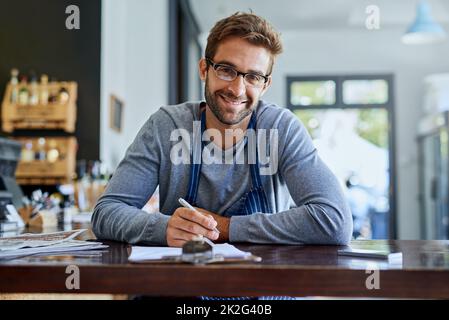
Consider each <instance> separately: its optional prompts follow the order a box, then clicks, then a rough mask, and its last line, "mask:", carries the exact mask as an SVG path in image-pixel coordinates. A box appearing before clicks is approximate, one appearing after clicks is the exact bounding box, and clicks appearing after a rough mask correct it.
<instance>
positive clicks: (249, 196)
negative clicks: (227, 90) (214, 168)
mask: <svg viewBox="0 0 449 320" xmlns="http://www.w3.org/2000/svg"><path fill="white" fill-rule="evenodd" d="M251 129H252V130H255V129H256V112H255V111H253V113H252V115H251V120H250V122H249V124H248V130H251ZM205 130H206V112H204V111H202V112H201V136H202V135H203V133H204V131H205ZM256 137H257V135H256ZM244 139H245V141H244V144H246V143H247V141H248V136H247V135H245V137H244ZM255 142H256V148H255V150H256V157H255V163H254V164H250V165H249V166H250V170H251V185H252V187H251V189H250V190H249V192H247V193H246V194H245V195H244V196H243V197H242V199H240V200H239V201H237V202H236V203H235V204H234V205H232V206H230V207H229V208H228V209H227V210H226V211H225V212H224V213H223V216H227V217H229V216H232V215H250V214H253V213H256V212H262V213H273V211H272V210H271V207H270V204H269V202H268V200H267V196H266V194H265V191H264V190H263V186H262V181H261V179H260V174H259V157H258V153H257V138H256V141H255ZM204 146H205V143H204V142H203V141H202V142H201V155H202V154H203V148H204ZM193 158H194V155H193V152H192V154H191V162H190V163H191V166H190V180H189V191H188V192H187V195H186V196H185V199H186V200H187V202H189V203H190V204H192V205H193V206H197V202H196V200H197V195H198V185H199V182H200V174H201V162H202V160H201V156H200V157H199V159H198V160H199V161H196V163H195V161H193Z"/></svg>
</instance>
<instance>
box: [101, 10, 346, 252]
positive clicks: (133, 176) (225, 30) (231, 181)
mask: <svg viewBox="0 0 449 320" xmlns="http://www.w3.org/2000/svg"><path fill="white" fill-rule="evenodd" d="M281 52H282V45H281V41H280V37H279V34H278V33H277V32H276V31H274V30H273V28H272V27H271V25H270V24H269V23H268V22H267V21H266V20H264V19H262V18H261V17H258V16H256V15H254V14H246V13H236V14H234V15H232V16H230V17H227V18H225V19H223V20H220V21H219V22H218V23H217V24H216V25H215V26H214V27H213V29H212V30H211V32H210V34H209V37H208V41H207V47H206V52H205V57H204V58H202V59H201V60H200V62H199V74H200V78H201V80H203V81H204V83H205V100H206V101H205V102H186V103H183V104H180V105H176V106H167V107H162V108H160V109H159V110H158V111H157V112H156V113H154V114H153V115H152V116H151V117H150V119H149V120H148V121H147V122H146V124H145V125H144V126H143V127H142V129H141V130H140V132H139V133H138V135H137V137H136V139H135V140H134V142H133V143H132V145H131V146H130V147H129V149H128V150H127V153H126V155H125V158H124V159H123V160H122V161H121V163H120V165H119V166H118V168H117V170H116V172H115V173H114V175H113V177H112V179H111V181H110V182H109V184H108V186H107V188H106V191H105V193H104V195H103V196H102V197H101V198H100V200H99V201H98V203H97V205H96V207H95V210H94V214H93V218H92V223H93V230H94V232H95V234H96V235H97V237H98V238H102V239H112V240H118V241H126V242H129V243H133V244H134V243H144V244H156V245H169V246H178V247H179V246H182V245H183V244H184V243H185V242H186V241H188V240H190V239H192V238H193V237H195V236H197V235H198V234H201V235H203V236H205V237H207V238H209V239H211V240H214V241H215V240H216V241H230V242H254V243H284V244H347V243H348V242H349V240H350V237H351V234H352V218H351V213H350V211H349V209H348V205H347V203H346V200H345V198H344V196H343V194H342V190H341V189H340V186H339V184H338V182H337V179H336V178H335V176H334V175H333V174H332V173H331V172H330V170H329V169H328V168H327V167H326V165H325V164H324V163H323V162H322V160H321V159H320V158H319V157H318V155H317V151H316V149H315V147H314V146H313V144H312V141H311V139H310V136H309V135H308V134H307V132H306V130H305V128H304V126H303V125H302V124H301V122H300V121H299V120H298V119H297V118H296V117H295V116H294V115H293V114H292V113H291V112H290V111H289V110H287V109H285V108H281V107H279V106H276V105H274V104H271V103H268V102H265V101H262V100H261V97H262V96H263V94H264V93H265V92H266V91H267V90H268V88H269V87H270V86H271V84H272V78H271V74H272V70H273V66H274V63H275V60H276V57H277V56H278V55H279V54H280V53H281ZM179 132H181V133H182V134H179ZM267 132H269V134H261V133H267ZM174 137H175V139H174ZM178 138H181V139H180V140H179V139H178ZM180 145H181V146H182V148H181V149H182V150H187V157H186V156H185V153H184V156H183V157H182V158H183V160H184V161H177V160H176V156H177V155H178V152H177V151H178V149H176V148H177V147H179V146H180ZM195 146H196V147H195ZM268 150H269V159H270V161H269V163H268V164H269V167H270V170H266V167H264V164H267V162H264V161H263V159H265V158H266V156H267V154H268V153H267V151H268ZM223 159H226V161H222V160H223ZM229 159H231V161H229ZM158 185H159V193H160V206H159V207H160V212H158V213H152V214H148V213H146V212H144V211H142V210H141V208H142V207H143V206H144V205H145V203H146V202H147V201H148V199H149V198H150V196H151V195H152V194H153V192H154V190H155V189H156V187H157V186H158ZM181 197H182V198H184V199H185V200H187V201H188V202H189V203H190V204H192V205H193V206H194V207H195V208H196V210H191V209H188V208H184V207H181V206H180V204H179V203H178V199H179V198H181Z"/></svg>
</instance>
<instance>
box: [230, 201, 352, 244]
mask: <svg viewBox="0 0 449 320" xmlns="http://www.w3.org/2000/svg"><path fill="white" fill-rule="evenodd" d="M351 232H352V219H351V216H350V215H349V214H348V211H347V210H344V209H336V208H334V207H332V206H329V205H323V204H308V205H303V206H301V207H297V208H293V209H290V210H287V211H284V212H279V213H276V214H253V215H249V216H233V217H232V218H231V221H230V227H229V238H230V241H231V242H253V243H282V244H330V245H345V244H347V243H348V242H349V240H350V238H351Z"/></svg>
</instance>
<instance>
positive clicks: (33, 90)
mask: <svg viewBox="0 0 449 320" xmlns="http://www.w3.org/2000/svg"><path fill="white" fill-rule="evenodd" d="M28 103H29V105H32V106H35V105H37V104H38V103H39V90H38V85H37V76H36V74H35V73H34V72H31V76H30V96H29V101H28Z"/></svg>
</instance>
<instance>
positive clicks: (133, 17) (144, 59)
mask: <svg viewBox="0 0 449 320" xmlns="http://www.w3.org/2000/svg"><path fill="white" fill-rule="evenodd" d="M167 19H168V1H166V0H151V1H146V0H126V1H123V0H103V4H102V30H103V32H102V40H101V41H102V42H101V43H102V53H101V138H100V145H101V147H100V148H101V151H100V156H101V159H102V160H103V162H104V163H105V164H106V165H107V166H108V167H109V168H110V169H111V170H114V169H115V168H116V166H117V165H118V163H119V162H120V160H121V159H122V158H123V156H124V154H125V151H126V149H127V147H128V146H129V144H131V142H132V141H133V140H134V137H135V136H136V134H137V132H138V131H139V129H140V127H141V126H142V125H143V124H144V123H145V121H146V120H147V119H148V117H149V116H150V115H151V114H152V113H154V112H155V111H157V109H158V108H159V107H160V106H162V105H165V104H166V103H167V96H168V93H167V90H168V89H167V86H168V85H167V83H168V21H167ZM110 94H114V95H116V96H117V97H119V98H120V99H121V100H123V101H124V112H123V127H122V132H120V133H118V132H115V131H113V130H112V129H110V127H109V101H110V100H109V99H110Z"/></svg>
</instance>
